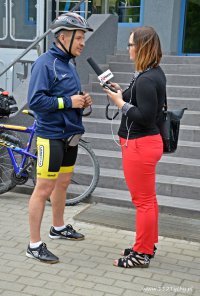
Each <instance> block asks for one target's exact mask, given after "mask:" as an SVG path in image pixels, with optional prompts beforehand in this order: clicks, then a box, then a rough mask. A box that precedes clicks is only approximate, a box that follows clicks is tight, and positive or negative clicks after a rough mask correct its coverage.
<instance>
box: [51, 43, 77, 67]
mask: <svg viewBox="0 0 200 296" xmlns="http://www.w3.org/2000/svg"><path fill="white" fill-rule="evenodd" d="M49 52H50V53H51V54H53V56H54V57H56V58H58V59H59V60H62V61H63V62H67V63H68V62H69V60H70V59H71V58H72V56H71V55H69V54H67V53H66V52H64V51H62V50H61V49H60V48H58V47H57V46H56V44H55V43H53V45H52V47H51V48H50V49H49Z"/></svg>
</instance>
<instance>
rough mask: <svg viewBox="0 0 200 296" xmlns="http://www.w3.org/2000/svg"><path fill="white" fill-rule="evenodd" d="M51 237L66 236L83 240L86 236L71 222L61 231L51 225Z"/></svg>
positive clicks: (65, 237)
mask: <svg viewBox="0 0 200 296" xmlns="http://www.w3.org/2000/svg"><path fill="white" fill-rule="evenodd" d="M49 237H50V238H52V239H57V238H64V239H70V240H83V239H84V238H85V236H84V235H83V234H81V233H79V232H76V230H75V229H74V228H73V227H72V226H71V225H70V224H68V225H66V227H65V228H64V229H62V230H60V231H58V230H55V228H54V227H53V226H51V229H50V232H49Z"/></svg>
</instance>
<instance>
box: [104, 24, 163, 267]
mask: <svg viewBox="0 0 200 296" xmlns="http://www.w3.org/2000/svg"><path fill="white" fill-rule="evenodd" d="M128 51H129V55H130V59H131V60H132V61H133V62H134V63H135V72H134V73H133V79H132V81H131V83H130V85H129V86H128V88H127V89H125V90H124V91H123V92H122V90H121V88H120V86H119V85H118V84H117V83H111V85H112V87H114V88H115V89H116V90H117V93H115V92H112V91H110V90H105V91H106V93H107V94H108V96H109V97H110V98H111V99H112V101H113V102H114V103H115V104H116V105H117V106H118V108H120V109H121V111H122V120H121V125H120V128H119V132H118V135H119V137H120V144H121V149H122V160H123V169H124V176H125V180H126V183H127V186H128V189H129V191H130V194H131V197H132V202H133V204H134V206H135V208H136V240H135V243H134V244H133V246H132V247H131V248H127V249H125V250H124V251H123V254H122V255H123V257H122V258H120V259H118V260H115V261H114V265H115V266H120V267H124V268H130V267H132V268H134V267H148V266H149V264H150V260H151V258H152V257H154V255H155V251H156V246H155V244H156V243H157V242H158V204H157V199H156V189H155V176H156V165H157V163H158V161H159V160H160V158H161V156H162V154H163V142H162V138H161V136H160V133H159V128H158V126H157V121H158V118H159V115H160V113H161V112H162V108H163V105H164V100H165V94H166V77H165V74H164V73H163V71H162V69H161V68H160V66H159V63H160V60H161V57H162V51H161V46H160V40H159V37H158V35H157V33H156V32H155V30H154V29H153V28H152V27H139V28H136V29H135V30H134V31H133V32H132V33H131V34H130V38H129V43H128Z"/></svg>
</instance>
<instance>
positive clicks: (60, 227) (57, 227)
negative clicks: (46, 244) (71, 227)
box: [53, 225, 66, 231]
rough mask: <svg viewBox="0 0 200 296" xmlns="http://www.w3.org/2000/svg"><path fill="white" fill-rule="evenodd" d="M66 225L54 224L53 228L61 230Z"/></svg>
mask: <svg viewBox="0 0 200 296" xmlns="http://www.w3.org/2000/svg"><path fill="white" fill-rule="evenodd" d="M65 227H66V226H65V225H63V226H53V228H54V229H55V230H57V231H60V230H63V229H64V228H65Z"/></svg>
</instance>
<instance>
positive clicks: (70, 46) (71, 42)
mask: <svg viewBox="0 0 200 296" xmlns="http://www.w3.org/2000/svg"><path fill="white" fill-rule="evenodd" d="M75 34H76V30H73V33H72V38H71V41H70V45H69V54H70V55H72V54H71V49H72V44H73V42H74V37H75Z"/></svg>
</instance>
